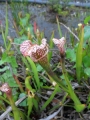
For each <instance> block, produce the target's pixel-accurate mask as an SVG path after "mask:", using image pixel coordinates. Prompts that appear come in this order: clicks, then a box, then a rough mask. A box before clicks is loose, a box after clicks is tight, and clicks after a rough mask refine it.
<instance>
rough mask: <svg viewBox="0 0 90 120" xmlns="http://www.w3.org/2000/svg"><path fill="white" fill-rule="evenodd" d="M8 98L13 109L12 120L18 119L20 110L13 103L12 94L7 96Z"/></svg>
mask: <svg viewBox="0 0 90 120" xmlns="http://www.w3.org/2000/svg"><path fill="white" fill-rule="evenodd" d="M7 97H8V99H9V101H10V105H11V107H12V110H13V115H14V120H20V111H19V109H18V108H17V107H16V105H15V103H14V100H13V97H12V96H8V95H7Z"/></svg>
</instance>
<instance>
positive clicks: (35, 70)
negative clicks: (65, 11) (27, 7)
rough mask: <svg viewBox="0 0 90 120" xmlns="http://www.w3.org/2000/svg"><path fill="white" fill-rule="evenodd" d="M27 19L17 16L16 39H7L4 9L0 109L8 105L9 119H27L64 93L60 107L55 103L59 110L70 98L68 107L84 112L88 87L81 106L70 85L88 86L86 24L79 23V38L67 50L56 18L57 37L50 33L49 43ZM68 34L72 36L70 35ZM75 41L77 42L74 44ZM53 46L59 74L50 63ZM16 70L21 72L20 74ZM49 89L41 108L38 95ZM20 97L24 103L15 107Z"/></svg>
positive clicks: (89, 64) (87, 38)
mask: <svg viewBox="0 0 90 120" xmlns="http://www.w3.org/2000/svg"><path fill="white" fill-rule="evenodd" d="M29 19H30V15H29V14H26V15H25V16H23V17H22V15H20V14H19V20H18V23H19V29H17V33H18V35H19V38H15V39H14V40H13V39H12V38H11V37H10V36H9V37H8V15H7V9H6V28H5V31H4V30H3V25H2V24H1V29H2V36H3V40H4V49H1V51H2V53H1V59H0V66H1V67H2V68H0V72H1V77H0V80H1V86H0V91H1V93H0V104H1V106H2V107H1V108H0V109H1V110H2V111H3V112H4V111H5V110H6V107H5V105H6V106H8V105H10V106H11V107H12V112H11V113H10V116H12V117H13V118H14V120H20V119H22V120H25V119H27V120H30V119H32V116H34V114H35V113H36V112H38V114H39V115H40V114H41V113H42V111H43V110H45V109H46V108H47V106H48V105H49V104H50V103H51V101H52V100H53V99H54V96H55V95H56V94H57V93H58V92H59V93H61V92H62V91H63V92H65V93H66V94H64V95H63V98H64V99H62V104H58V107H60V106H63V105H64V102H65V101H66V99H67V98H70V100H71V105H72V106H71V105H70V106H69V107H73V108H74V109H75V110H76V112H78V113H81V112H82V111H83V110H84V109H86V108H88V109H89V108H90V107H89V106H90V105H89V102H90V96H89V95H90V94H89V88H86V89H88V96H87V98H88V99H87V100H86V102H85V103H84V102H83V103H82V101H81V100H80V98H79V96H78V94H76V91H75V88H73V86H72V81H74V82H76V83H78V85H80V86H82V88H79V89H78V90H80V91H82V90H83V86H84V83H85V84H86V85H87V86H89V77H90V62H89V61H90V60H89V59H90V49H89V47H90V40H89V39H90V35H89V32H88V31H89V30H90V27H89V25H86V26H84V25H83V24H78V27H77V30H76V31H77V38H78V39H77V38H75V36H74V37H73V38H72V40H71V44H70V46H69V48H68V46H67V44H68V42H67V38H65V36H64V35H62V33H61V30H60V24H59V21H58V18H56V21H57V25H58V30H57V32H58V31H59V34H60V38H54V32H53V33H52V36H51V38H50V40H48V42H47V40H46V38H44V33H43V32H40V31H39V28H38V26H37V24H36V22H34V25H33V26H32V25H31V24H30V23H29ZM14 22H15V21H14ZM17 28H18V27H17ZM20 28H21V29H20ZM70 34H71V35H72V33H71V32H70ZM74 40H77V41H76V42H75V43H74ZM54 45H56V47H57V51H58V52H59V58H60V60H59V62H58V63H57V66H59V67H60V69H61V71H62V72H61V73H59V74H57V73H56V72H55V71H54V69H53V68H55V69H57V66H55V65H54V64H52V62H51V61H52V56H53V53H54V51H55V50H56V49H55V46H54ZM57 56H58V55H56V56H55V57H57ZM68 60H69V64H70V65H71V69H73V71H74V72H75V73H74V75H73V74H71V73H70V72H68V70H67V68H66V61H68ZM18 69H20V70H21V71H20V73H19V71H18ZM72 73H73V72H72ZM62 76H63V77H62ZM70 77H71V78H72V80H71V79H70ZM52 88H53V92H52V94H51V96H50V97H49V98H48V99H47V100H46V101H45V103H44V104H43V105H42V106H40V105H39V104H40V101H41V99H40V96H39V95H40V94H42V91H43V90H44V89H45V90H47V91H48V90H49V89H52ZM59 93H58V94H59ZM22 97H24V100H23V101H22V102H21V103H20V104H19V107H17V106H16V103H15V102H16V101H17V100H18V99H20V98H22ZM72 101H73V102H72ZM4 103H6V104H4ZM21 108H22V109H21ZM3 112H2V113H3ZM8 114H9V113H8Z"/></svg>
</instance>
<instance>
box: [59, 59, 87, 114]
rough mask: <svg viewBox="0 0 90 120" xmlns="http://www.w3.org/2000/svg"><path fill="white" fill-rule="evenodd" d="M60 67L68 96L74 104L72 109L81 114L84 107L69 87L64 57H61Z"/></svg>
mask: <svg viewBox="0 0 90 120" xmlns="http://www.w3.org/2000/svg"><path fill="white" fill-rule="evenodd" d="M61 66H62V72H63V75H64V78H65V81H66V83H67V86H68V90H69V95H70V97H71V98H72V100H73V102H74V108H75V109H76V111H77V112H81V111H82V110H83V109H84V108H85V105H84V104H82V103H81V102H80V100H79V98H78V97H77V96H76V94H75V92H74V90H73V88H72V86H71V83H70V81H69V79H68V74H67V71H66V69H65V59H64V57H61Z"/></svg>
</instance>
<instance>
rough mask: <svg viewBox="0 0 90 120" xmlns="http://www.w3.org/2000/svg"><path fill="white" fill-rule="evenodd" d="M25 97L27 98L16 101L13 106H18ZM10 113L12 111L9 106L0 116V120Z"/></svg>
mask: <svg viewBox="0 0 90 120" xmlns="http://www.w3.org/2000/svg"><path fill="white" fill-rule="evenodd" d="M26 97H27V96H25V97H22V98H20V99H19V100H18V101H16V102H15V105H16V106H18V105H19V104H20V103H21V102H22V101H23V100H24V99H25V98H26ZM11 111H12V107H11V106H10V107H8V108H7V110H6V111H5V112H4V113H3V114H2V115H1V116H0V120H4V118H6V116H7V114H8V113H9V112H11Z"/></svg>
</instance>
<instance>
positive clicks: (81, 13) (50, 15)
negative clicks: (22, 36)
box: [0, 3, 90, 44]
mask: <svg viewBox="0 0 90 120" xmlns="http://www.w3.org/2000/svg"><path fill="white" fill-rule="evenodd" d="M5 8H6V7H5V3H0V21H1V22H2V24H3V26H4V27H5ZM27 9H28V13H30V14H31V16H32V17H31V21H30V22H31V23H32V24H33V23H34V22H36V23H37V25H38V27H39V29H40V31H44V33H45V37H46V38H47V39H48V40H49V39H50V36H51V34H52V31H54V32H55V37H56V38H59V34H58V28H57V23H56V16H57V15H58V14H57V13H54V12H53V11H51V10H50V6H47V5H41V4H40V5H39V4H29V5H28V8H27ZM66 10H67V11H68V12H69V13H68V15H66V16H62V15H60V14H59V15H58V17H59V21H60V22H62V23H64V24H65V25H66V26H67V27H70V28H74V29H75V28H76V27H77V24H78V23H83V20H84V18H85V16H87V15H88V14H89V11H90V10H89V9H88V8H86V9H85V8H80V7H72V8H71V7H70V6H67V8H66ZM8 21H9V33H8V35H9V36H11V37H13V38H15V37H18V36H17V34H16V31H15V29H14V28H13V17H12V9H11V7H10V4H8ZM61 30H62V33H63V36H66V38H67V41H69V33H68V31H67V30H66V28H65V27H63V26H62V25H61ZM2 43H3V40H2V36H1V34H0V44H2Z"/></svg>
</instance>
